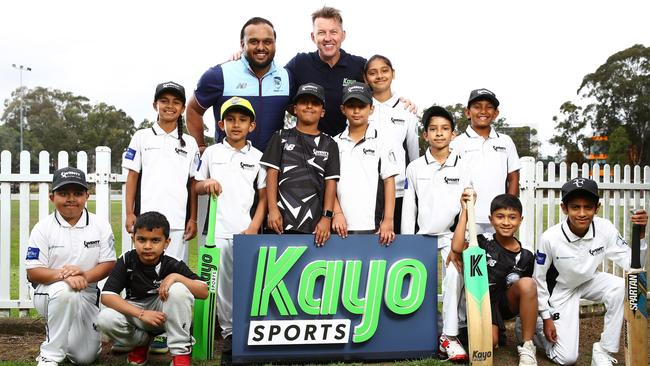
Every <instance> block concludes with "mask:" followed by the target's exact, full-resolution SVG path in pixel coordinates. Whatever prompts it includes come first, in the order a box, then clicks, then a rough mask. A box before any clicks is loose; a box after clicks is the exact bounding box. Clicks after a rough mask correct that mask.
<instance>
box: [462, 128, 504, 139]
mask: <svg viewBox="0 0 650 366" xmlns="http://www.w3.org/2000/svg"><path fill="white" fill-rule="evenodd" d="M465 134H466V135H467V137H473V138H478V137H483V136H481V135H479V134H478V133H477V132H476V131H474V129H473V128H472V126H467V129H466V130H465ZM497 137H499V133H498V132H497V131H496V130H495V129H494V127H490V134H489V135H488V138H489V139H495V138H497Z"/></svg>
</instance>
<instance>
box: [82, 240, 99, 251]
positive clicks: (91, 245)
mask: <svg viewBox="0 0 650 366" xmlns="http://www.w3.org/2000/svg"><path fill="white" fill-rule="evenodd" d="M97 247H99V240H92V241H85V240H84V248H87V249H89V248H97Z"/></svg>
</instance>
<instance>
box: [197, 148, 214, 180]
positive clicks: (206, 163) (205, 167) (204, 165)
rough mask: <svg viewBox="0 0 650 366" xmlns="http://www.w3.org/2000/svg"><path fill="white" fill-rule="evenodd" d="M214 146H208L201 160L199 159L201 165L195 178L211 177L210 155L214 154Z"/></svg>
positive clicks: (204, 178)
mask: <svg viewBox="0 0 650 366" xmlns="http://www.w3.org/2000/svg"><path fill="white" fill-rule="evenodd" d="M212 146H214V145H212ZM212 146H208V148H207V149H205V151H203V156H201V160H199V166H198V168H197V171H196V174H195V175H194V179H196V180H206V179H208V178H210V156H212V150H213V149H212Z"/></svg>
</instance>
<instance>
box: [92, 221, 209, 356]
mask: <svg viewBox="0 0 650 366" xmlns="http://www.w3.org/2000/svg"><path fill="white" fill-rule="evenodd" d="M133 231H134V234H133V245H134V246H135V249H133V250H131V251H128V252H126V253H124V254H123V255H122V256H121V257H120V258H119V260H118V261H117V265H116V266H115V268H114V269H113V272H112V273H111V275H110V276H109V277H108V280H107V281H106V284H105V285H104V289H103V292H102V304H104V305H105V306H106V308H105V309H103V310H102V311H101V312H100V313H99V317H98V320H97V325H98V327H99V328H100V329H101V331H102V332H103V333H104V334H106V335H107V336H108V337H110V338H111V339H113V340H115V341H117V342H120V344H123V345H125V346H131V347H134V348H133V350H132V351H131V352H130V353H129V354H128V357H127V361H128V363H129V364H131V365H144V364H145V363H146V362H147V356H148V353H149V345H150V343H151V340H152V338H151V335H152V334H154V333H156V332H157V333H162V332H166V333H167V344H168V346H169V350H170V353H171V354H172V358H173V361H172V365H173V366H185V365H190V362H191V361H190V360H191V359H190V355H191V353H192V337H191V333H190V326H191V325H192V305H193V304H194V298H198V299H205V298H206V297H207V296H208V286H207V284H206V283H205V282H203V281H202V280H201V279H200V278H199V277H198V276H197V275H196V274H195V273H193V272H192V271H191V270H190V269H189V268H188V267H187V265H186V264H185V263H184V262H182V261H179V260H177V259H175V258H173V257H170V256H167V255H165V254H164V250H165V248H166V247H167V246H168V245H169V242H170V238H169V222H168V221H167V219H166V218H165V216H163V215H162V214H160V213H158V212H155V211H151V212H146V213H144V214H142V215H140V216H138V218H137V219H136V221H135V224H134V226H133ZM122 290H125V291H126V299H123V298H122V297H121V296H120V292H121V291H122Z"/></svg>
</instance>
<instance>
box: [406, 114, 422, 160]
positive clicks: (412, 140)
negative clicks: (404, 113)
mask: <svg viewBox="0 0 650 366" xmlns="http://www.w3.org/2000/svg"><path fill="white" fill-rule="evenodd" d="M407 123H408V127H407V130H406V154H407V157H408V162H411V161H413V160H415V159H417V158H419V157H420V140H419V138H418V119H417V118H416V116H415V115H414V114H412V113H411V114H409V118H408V119H407ZM407 165H408V163H407Z"/></svg>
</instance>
